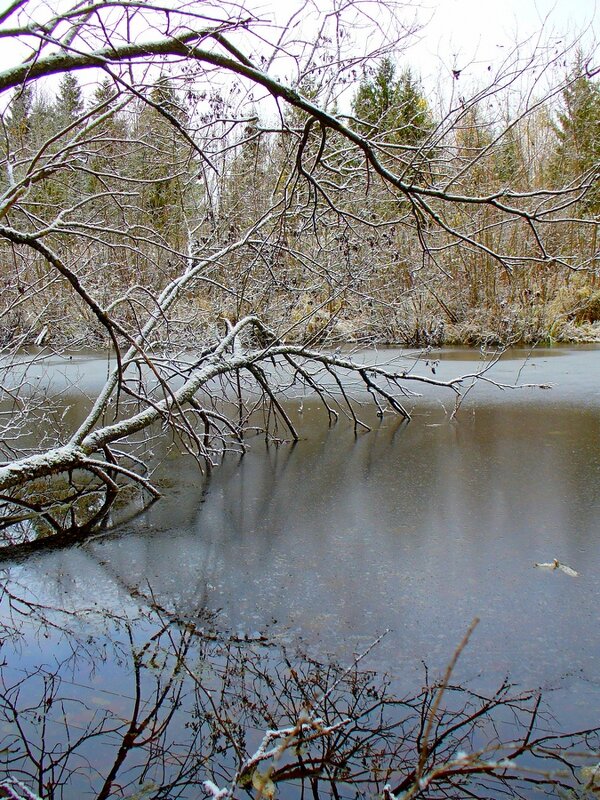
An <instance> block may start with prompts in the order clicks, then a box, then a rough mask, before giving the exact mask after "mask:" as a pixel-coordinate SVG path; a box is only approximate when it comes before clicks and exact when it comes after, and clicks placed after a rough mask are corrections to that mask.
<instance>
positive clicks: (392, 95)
mask: <svg viewBox="0 0 600 800" xmlns="http://www.w3.org/2000/svg"><path fill="white" fill-rule="evenodd" d="M353 112H354V115H355V117H356V118H357V127H358V129H359V131H360V132H361V133H362V134H363V135H364V136H367V137H368V138H370V139H374V140H376V141H378V142H380V143H381V145H382V146H383V148H385V147H386V146H389V147H388V148H387V153H388V157H389V159H390V161H391V162H392V163H391V166H392V168H393V169H394V170H395V171H396V172H398V173H399V174H401V175H402V177H403V178H404V180H407V181H414V182H416V183H425V182H428V181H429V180H430V174H431V161H432V158H433V154H434V153H433V149H432V148H428V147H426V146H424V145H425V142H426V140H427V137H428V136H429V135H430V134H431V132H432V130H433V128H434V122H433V116H432V114H431V111H430V108H429V104H428V102H427V99H426V97H425V96H424V94H423V92H422V91H421V88H420V86H419V83H418V81H417V79H416V78H415V77H414V75H413V73H412V71H411V70H410V68H408V67H407V68H406V69H404V70H403V71H402V72H401V74H400V76H399V77H398V78H396V66H395V64H394V63H393V61H392V60H391V59H390V58H387V57H386V58H384V59H383V60H382V61H381V63H380V65H379V67H378V69H377V72H376V73H375V75H374V77H373V78H372V79H371V80H368V79H366V78H365V79H364V80H363V81H362V82H361V84H360V86H359V88H358V91H357V93H356V97H355V98H354V102H353ZM384 160H385V157H384Z"/></svg>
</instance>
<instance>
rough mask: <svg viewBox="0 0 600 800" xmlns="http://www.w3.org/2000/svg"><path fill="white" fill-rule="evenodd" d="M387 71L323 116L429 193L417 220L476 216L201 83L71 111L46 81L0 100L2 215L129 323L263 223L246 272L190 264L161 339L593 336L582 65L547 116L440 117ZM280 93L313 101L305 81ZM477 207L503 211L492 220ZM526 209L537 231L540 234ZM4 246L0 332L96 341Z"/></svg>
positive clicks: (485, 112)
mask: <svg viewBox="0 0 600 800" xmlns="http://www.w3.org/2000/svg"><path fill="white" fill-rule="evenodd" d="M397 63H398V62H397V61H396V60H395V59H394V58H393V57H392V56H390V55H385V56H383V57H382V58H380V59H379V60H378V61H376V62H374V63H373V64H369V65H365V67H364V71H363V75H362V78H359V76H357V77H356V80H355V87H354V89H352V90H351V92H352V99H351V102H350V110H349V111H348V112H347V113H346V114H339V111H338V109H337V106H336V104H335V102H334V103H333V105H332V107H331V108H328V109H327V111H328V113H332V114H334V115H335V114H338V115H339V116H340V117H341V118H342V119H345V120H346V122H347V125H348V127H349V128H350V129H351V130H354V131H356V133H357V134H358V135H359V136H361V137H363V138H364V140H365V141H366V142H368V143H369V146H370V147H372V148H373V151H374V152H375V153H376V154H377V157H378V159H379V162H380V164H381V166H382V168H383V169H384V170H388V171H390V172H392V173H394V175H396V176H398V178H399V180H401V181H402V182H403V183H404V184H405V185H406V186H407V187H411V186H420V187H422V188H425V189H426V190H430V191H431V195H430V197H429V199H431V200H432V201H433V205H435V194H436V192H439V193H440V195H443V193H444V192H445V191H449V192H450V193H451V194H453V195H455V196H456V197H457V198H460V197H470V196H489V197H490V198H492V199H491V200H490V202H481V203H464V204H461V203H460V202H457V203H455V204H453V205H452V206H451V208H450V210H449V212H448V213H445V212H444V213H442V214H440V213H439V210H438V209H437V208H426V207H424V203H423V202H421V198H419V200H418V201H415V198H413V197H410V196H409V195H407V194H405V193H403V192H402V191H401V192H400V196H399V194H398V192H391V191H390V187H389V183H388V181H387V177H386V176H385V174H384V175H378V174H377V173H375V172H374V173H373V174H368V169H367V174H366V175H365V167H364V164H363V163H362V161H361V159H360V157H359V156H358V154H357V153H348V151H347V148H346V147H345V139H344V138H343V136H340V135H339V134H337V133H335V132H328V133H327V134H325V133H324V131H323V129H322V128H319V127H318V126H317V125H316V124H315V121H314V120H311V119H310V116H309V115H308V114H307V113H306V112H304V111H301V110H298V109H295V108H293V107H292V108H288V109H284V110H283V111H282V112H281V118H280V119H279V120H277V121H276V123H273V122H272V121H271V120H270V119H269V117H268V116H267V115H265V113H264V111H263V109H262V108H261V107H260V105H256V104H253V103H252V102H250V103H248V102H246V103H245V104H244V105H243V108H241V104H240V95H241V94H242V93H243V92H244V91H245V89H244V87H243V85H242V82H241V81H240V80H232V81H230V82H229V84H228V85H227V84H225V85H224V86H222V87H219V88H212V87H210V85H208V86H206V85H204V86H202V85H200V86H198V85H197V84H195V83H194V81H193V80H190V79H188V78H185V77H184V78H181V76H179V77H173V76H170V75H169V74H168V72H164V73H162V74H160V75H159V76H158V77H154V78H153V79H152V80H149V82H148V85H144V87H143V90H140V91H139V92H138V94H137V96H135V95H133V96H132V95H131V94H128V93H126V92H125V91H124V90H123V87H122V86H121V85H120V84H119V82H118V81H115V80H114V79H113V78H110V77H105V78H104V79H102V80H100V82H98V83H97V84H96V85H95V86H94V87H92V90H91V91H89V92H86V97H85V98H84V93H83V91H82V87H81V85H80V83H79V80H78V78H77V76H76V74H74V73H72V72H67V73H65V74H64V75H63V77H62V78H61V80H60V82H59V83H58V85H57V87H56V88H55V90H54V91H51V90H49V89H48V88H44V89H39V88H38V87H37V86H35V85H33V84H31V83H25V84H24V85H22V86H19V87H18V88H16V89H14V90H13V94H12V96H11V98H10V102H9V103H8V105H7V107H6V110H5V112H4V114H3V118H2V122H3V134H4V136H3V158H4V161H5V165H6V178H5V187H4V189H5V191H7V190H8V189H10V185H11V183H13V184H14V183H15V182H20V183H21V184H22V185H23V186H25V187H26V189H25V191H24V192H23V200H22V202H21V203H20V205H19V208H18V210H17V208H16V207H15V206H13V207H12V208H11V213H12V214H13V215H17V214H18V215H19V224H24V225H25V227H26V228H28V229H31V230H35V229H37V227H38V226H39V225H42V226H43V227H45V230H46V231H47V232H48V235H49V236H50V237H52V238H53V239H55V240H56V241H57V242H58V243H59V244H60V246H61V247H66V248H67V249H68V251H69V253H70V256H71V257H73V256H75V257H76V258H77V259H81V261H82V264H83V265H84V267H83V268H84V270H85V274H86V279H87V281H88V282H89V283H90V287H91V288H92V289H93V291H94V292H95V293H96V295H97V296H98V298H99V301H100V302H101V304H103V305H104V304H110V302H111V301H112V300H113V299H114V297H115V296H121V295H123V299H122V300H120V301H119V305H120V306H121V308H120V309H119V313H121V314H122V315H123V320H124V323H126V324H130V325H131V324H133V325H135V322H134V320H135V315H136V310H135V305H136V304H138V303H142V304H144V303H145V302H146V301H145V299H144V297H143V295H144V294H146V295H147V294H148V293H156V292H158V291H159V290H160V288H161V287H162V286H164V284H165V282H166V281H168V280H172V279H173V278H174V277H175V276H176V275H177V274H178V272H179V271H180V270H181V268H182V266H183V268H185V264H186V262H187V263H188V264H189V263H193V262H194V261H196V260H198V259H199V258H203V257H205V256H206V255H207V254H208V255H209V256H210V254H211V253H212V252H217V251H218V249H219V248H220V247H222V246H223V245H226V244H227V243H228V242H232V241H233V240H234V239H236V238H237V237H239V236H240V235H241V234H242V233H243V232H244V231H246V230H247V229H248V228H249V227H251V226H252V225H253V224H254V223H255V222H256V221H257V219H260V218H261V216H262V215H264V214H267V213H268V212H269V209H273V208H278V209H281V213H278V214H277V215H276V216H275V218H274V219H273V221H272V223H270V224H268V225H267V226H266V228H265V230H264V232H263V233H262V234H261V241H260V243H256V244H255V245H254V246H253V247H251V250H252V251H253V252H252V254H251V257H250V259H249V258H248V253H247V252H244V253H243V254H241V256H240V259H239V260H236V259H233V260H229V261H228V263H227V265H226V266H225V265H223V264H220V263H218V261H215V263H212V264H211V266H210V269H209V270H208V271H207V273H206V275H205V278H206V284H205V287H204V291H203V292H202V294H198V295H195V296H189V297H188V298H186V300H187V305H186V312H187V314H186V317H185V320H186V322H185V324H184V325H182V326H180V327H181V328H182V330H184V329H187V328H189V327H192V328H193V329H194V331H195V332H196V333H197V335H198V336H199V338H200V339H202V337H203V336H204V335H205V333H206V330H207V326H210V324H213V323H214V320H215V317H216V318H217V319H218V318H220V317H226V318H228V319H240V318H242V317H243V316H244V315H245V314H248V313H257V312H260V314H261V315H262V316H263V317H264V319H265V321H266V322H267V323H268V324H269V325H271V326H274V327H275V328H276V329H277V330H278V332H280V333H285V335H286V336H288V337H289V338H292V339H294V340H296V341H303V342H309V343H310V342H313V343H314V342H323V341H354V342H363V343H368V342H374V341H377V342H398V343H404V344H410V345H417V346H422V345H431V344H434V345H438V344H443V343H448V342H450V343H456V342H463V343H471V344H473V343H477V344H480V343H488V344H489V343H494V344H495V343H510V342H513V343H516V342H535V341H551V340H553V339H560V338H567V339H573V338H575V339H576V338H578V337H581V338H590V337H591V338H594V337H595V336H596V335H597V334H596V330H595V328H594V325H593V323H595V322H597V321H598V319H600V295H599V294H598V293H597V286H596V281H597V275H596V273H597V269H598V243H597V220H598V214H599V213H600V194H599V189H598V164H599V159H600V127H599V126H600V87H599V85H598V81H597V78H596V76H595V75H594V74H592V72H591V70H590V65H589V62H586V60H585V59H584V56H583V53H582V52H581V51H579V52H577V53H575V55H574V56H573V59H572V62H571V63H570V66H569V67H568V69H566V73H565V74H564V76H563V81H562V84H561V86H560V91H556V90H555V91H554V92H552V93H551V97H550V98H547V99H546V102H537V100H536V101H534V102H530V103H529V106H528V107H527V108H525V110H523V107H522V105H521V106H520V107H515V110H511V109H507V108H505V109H500V110H499V103H495V104H494V105H493V106H492V104H490V102H489V92H479V93H478V92H475V94H474V95H473V97H472V98H471V99H470V100H465V99H464V98H462V99H461V100H460V101H458V102H457V103H456V104H455V107H454V108H453V110H452V112H451V113H447V114H446V115H445V117H443V116H442V115H441V114H440V113H436V110H435V108H434V107H433V104H432V103H431V102H430V101H429V100H428V97H427V94H426V92H425V90H424V89H423V87H422V85H421V83H420V81H419V79H418V78H417V76H416V75H415V73H414V72H413V71H411V69H410V68H408V67H405V68H404V69H400V68H399V67H398V65H397ZM564 63H566V62H564ZM459 79H460V75H459V74H458V75H457V76H455V77H454V80H455V81H456V83H458V81H459ZM299 89H300V91H301V92H302V93H303V94H304V95H305V96H306V97H307V98H309V99H311V100H313V101H314V102H319V101H320V94H319V93H320V91H321V89H320V87H319V86H318V85H317V84H316V83H315V82H314V81H311V80H310V79H309V78H305V79H304V81H303V83H302V84H301V86H300V87H299ZM346 94H347V95H348V92H346ZM365 178H366V180H367V184H366V188H365ZM440 187H443V188H440ZM538 193H541V194H539V195H538ZM538 197H539V202H538V200H537V199H536V198H538ZM557 197H559V198H560V199H561V200H560V203H556V202H554V201H555V200H556V198H557ZM494 198H499V199H500V200H502V201H503V200H504V199H505V200H506V205H507V206H511V204H513V203H514V204H515V205H516V206H520V207H523V208H518V209H517V212H516V214H514V215H513V216H512V218H511V219H510V220H509V221H508V222H507V220H506V211H505V209H504V208H502V207H501V206H500V205H499V203H498V202H495V200H494ZM525 205H527V206H528V207H527V208H525V207H524V206H525ZM530 213H533V214H541V215H542V216H541V217H540V218H543V224H542V226H543V228H544V235H543V236H542V237H541V236H540V232H539V226H538V225H536V224H529V223H528V222H527V219H528V215H529V214H530ZM523 221H525V223H526V224H525V225H523V224H522V222H523ZM546 231H549V233H546ZM542 239H544V242H543V244H542ZM11 247H12V245H9V246H8V247H7V246H5V247H4V250H5V256H4V264H5V266H4V270H3V272H4V281H3V283H4V290H5V294H6V296H7V298H9V299H8V301H7V302H6V304H5V307H4V308H3V313H2V315H1V316H0V332H1V334H2V338H3V339H4V340H5V341H6V342H10V341H14V340H15V338H20V339H21V341H23V342H24V343H32V342H34V341H36V340H37V341H39V342H43V341H55V342H61V343H64V342H66V341H70V342H77V341H80V342H85V343H86V344H90V343H94V342H95V341H97V342H100V341H104V335H105V331H104V332H103V331H102V330H101V328H100V329H99V328H97V327H96V328H93V326H92V329H90V327H89V324H88V323H89V314H88V311H89V309H87V308H86V307H85V305H84V307H82V308H81V309H80V310H79V311H78V312H77V311H76V310H75V309H74V306H73V304H72V300H71V298H70V296H69V294H68V293H65V292H63V291H62V289H61V287H60V282H59V285H58V287H57V291H56V292H55V294H54V299H53V303H52V304H50V305H48V304H47V303H46V301H45V290H44V291H40V292H37V291H34V292H31V291H29V288H30V287H31V286H34V287H35V286H39V287H44V286H46V280H47V278H48V276H47V275H46V274H45V270H46V267H45V266H44V260H43V258H39V255H38V256H35V255H34V256H33V257H32V254H28V256H27V257H25V258H24V257H21V258H17V257H16V256H15V254H14V253H12V255H11V253H10V249H11ZM11 262H12V263H11ZM25 287H28V289H27V291H25ZM24 294H26V295H27V301H26V302H24V300H23V295H24ZM171 333H172V336H173V339H174V340H176V339H177V338H178V336H180V335H184V336H185V335H186V334H185V333H183V334H182V331H178V330H176V329H175V328H173V329H172V331H171Z"/></svg>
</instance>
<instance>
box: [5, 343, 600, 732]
mask: <svg viewBox="0 0 600 800" xmlns="http://www.w3.org/2000/svg"><path fill="white" fill-rule="evenodd" d="M556 352H559V354H560V357H558V356H556V355H555V353H556ZM455 356H456V354H454V355H453V356H452V358H453V359H454V360H453V361H452V363H447V362H442V363H441V364H439V365H438V366H437V375H438V376H441V377H443V376H444V375H445V374H446V371H448V370H450V371H451V373H452V374H456V372H457V371H459V370H460V369H461V368H462V366H463V365H461V364H460V363H458V364H457V361H456V359H455ZM464 366H465V368H469V364H468V363H466V364H465V365H464ZM599 367H600V351H598V350H593V349H592V350H581V351H576V352H572V353H569V352H567V353H562V352H561V351H553V354H552V355H549V354H546V353H539V354H535V357H534V358H533V359H530V360H529V361H528V362H527V363H526V365H525V366H524V364H523V361H522V360H519V359H514V360H508V361H506V362H504V363H501V364H500V365H499V366H498V370H497V371H496V372H495V373H494V375H495V377H496V378H497V380H499V381H506V382H508V383H514V381H515V378H516V376H517V375H519V374H520V377H521V380H526V381H534V380H537V381H540V382H545V383H554V384H555V388H554V389H553V390H552V391H550V392H541V391H537V392H533V391H528V392H526V393H525V392H521V393H518V394H515V393H512V394H511V393H500V392H499V390H498V389H496V388H494V387H491V386H488V387H486V386H482V387H479V388H478V389H477V391H476V392H475V393H473V395H470V396H469V398H468V403H466V404H465V406H464V408H463V409H462V410H461V413H460V416H459V418H458V421H457V422H451V421H450V418H449V413H448V412H449V409H451V407H452V404H451V403H450V404H449V409H448V408H444V407H443V406H442V405H441V404H440V402H439V401H438V400H437V399H436V400H430V399H428V398H424V399H423V400H421V401H419V404H418V405H417V404H416V405H415V412H416V413H415V418H414V420H413V422H412V423H411V424H410V425H408V426H401V425H399V423H398V421H397V420H395V419H394V418H391V417H389V418H388V417H386V418H385V420H384V421H383V422H382V423H380V422H379V421H378V420H377V418H376V417H375V416H374V415H373V414H372V413H371V414H370V416H369V412H367V411H364V412H363V414H364V415H366V416H368V421H369V423H370V424H371V425H372V427H373V431H372V432H371V433H370V434H365V435H360V436H358V438H356V437H354V435H353V432H352V430H351V427H350V426H349V425H346V424H343V423H341V424H339V425H338V426H337V427H335V428H333V429H329V428H327V426H326V421H325V420H324V418H323V414H322V409H321V410H319V409H318V408H317V403H316V401H312V400H308V399H307V400H305V402H304V407H303V414H302V416H301V417H300V416H299V415H298V414H297V403H295V404H292V405H291V407H290V413H294V414H295V415H296V420H297V422H298V426H299V429H300V430H301V431H302V433H303V436H304V437H305V438H304V439H303V440H302V441H301V442H299V443H298V445H297V446H295V447H293V448H292V447H290V446H287V445H283V446H280V447H270V448H265V447H264V446H263V445H261V444H260V443H259V442H258V441H257V442H254V443H253V445H252V448H251V450H250V452H249V453H248V455H246V456H245V457H244V458H243V459H237V458H231V459H230V460H227V461H226V462H225V464H224V465H223V466H222V467H221V468H219V469H218V470H216V471H215V472H214V474H213V476H212V478H211V480H210V482H209V483H208V484H205V483H203V481H202V479H201V477H200V476H199V474H198V473H197V471H195V469H194V468H191V467H190V465H189V464H188V463H186V462H185V460H183V459H174V460H171V461H169V462H168V463H167V464H166V465H165V466H164V473H165V475H167V476H168V478H169V482H170V483H171V484H172V489H170V490H168V491H167V492H166V495H165V497H164V498H163V500H162V501H160V502H159V503H158V504H156V505H155V506H153V507H152V508H151V509H150V510H148V511H147V512H146V513H144V515H143V516H141V517H140V518H138V519H137V521H136V522H135V523H133V524H128V525H126V526H124V527H123V528H122V529H120V530H119V531H118V532H117V533H116V534H114V535H112V536H110V537H106V538H98V539H96V540H94V541H91V542H89V543H88V544H86V545H85V546H83V547H80V548H78V549H76V550H65V551H61V552H57V553H52V554H46V555H44V556H43V557H39V558H37V559H36V560H31V561H29V562H26V563H25V564H24V565H22V566H21V567H20V568H19V575H20V579H21V581H23V582H24V583H26V584H29V585H36V586H38V587H39V590H40V592H41V593H42V594H43V595H44V596H50V595H53V597H52V598H51V599H52V600H61V601H62V602H66V603H70V604H72V607H73V608H77V607H78V606H80V605H81V604H84V603H85V604H88V603H92V604H93V603H96V604H101V605H102V606H103V607H106V608H110V609H113V610H116V611H118V612H119V613H125V614H129V613H130V611H131V608H130V606H131V592H132V590H133V591H135V589H136V587H142V588H144V587H145V588H147V587H149V586H150V587H151V589H152V593H153V597H154V598H155V600H156V602H157V603H158V604H159V605H160V606H161V607H164V608H166V609H168V610H169V612H170V613H173V614H174V615H176V616H179V617H181V618H184V619H197V618H198V617H199V615H201V614H202V613H204V612H205V611H207V612H210V614H211V615H213V616H214V619H215V625H216V626H217V627H220V629H223V630H228V631H233V632H235V633H236V634H238V635H240V636H246V635H248V636H250V637H252V636H255V635H257V634H258V633H263V632H264V631H266V630H268V631H269V634H270V635H273V636H275V637H280V638H281V639H282V640H284V641H293V640H296V639H298V638H301V639H302V640H303V641H304V642H305V644H306V646H307V648H308V649H309V650H310V651H311V652H312V653H313V654H315V655H319V656H323V655H324V654H328V653H334V654H336V655H337V656H339V657H340V658H341V659H342V660H344V659H346V660H347V659H348V658H351V655H352V653H353V652H355V651H356V650H357V649H361V648H362V647H363V646H364V644H365V643H366V642H368V641H370V640H371V639H372V638H373V636H375V635H377V634H379V633H381V632H382V631H383V630H385V629H386V628H390V629H391V631H392V633H391V634H390V635H389V636H387V637H386V639H385V640H384V642H383V643H382V644H381V645H380V647H379V648H378V650H377V653H376V656H374V658H375V659H376V660H375V664H376V666H377V667H378V668H382V669H389V670H391V671H392V672H393V673H394V675H395V676H396V678H397V680H398V682H399V684H400V685H401V688H402V689H409V688H410V687H412V686H414V685H415V681H419V680H420V679H421V674H422V673H421V670H422V666H421V662H422V661H425V662H426V663H427V664H428V665H429V666H430V667H432V668H434V669H438V670H440V669H443V667H444V665H445V664H446V662H447V659H448V657H449V654H450V653H452V651H453V649H454V647H455V645H456V643H457V642H458V641H460V639H461V637H462V635H463V633H464V631H465V629H466V627H467V626H468V624H469V623H470V621H471V619H472V618H473V617H474V616H479V617H480V618H481V624H480V626H479V628H478V630H477V633H476V635H475V637H474V639H473V642H472V643H471V645H470V646H469V651H468V653H467V654H466V655H465V657H464V658H463V659H462V661H461V664H460V676H461V677H469V678H474V677H476V676H481V677H480V678H478V680H480V681H481V682H482V683H483V684H485V685H487V686H488V687H489V686H492V685H495V684H496V683H497V682H498V681H499V680H500V678H501V677H502V676H503V675H505V674H508V675H510V679H511V680H513V681H515V682H516V683H518V684H520V685H522V686H539V685H541V686H550V687H554V686H560V687H562V688H564V689H565V690H568V691H569V692H570V695H569V700H568V702H566V701H563V700H562V699H561V698H562V697H563V696H566V695H560V694H556V695H555V697H556V702H555V709H556V711H557V714H559V715H560V716H561V719H562V721H563V722H564V724H565V725H570V726H574V727H581V726H584V725H587V724H595V723H596V721H597V720H596V719H595V716H596V714H595V711H594V709H595V708H596V707H597V700H598V699H599V698H600V687H599V685H598V681H599V674H598V668H597V664H598V657H599V656H600V646H599V642H598V636H597V627H598V622H599V619H598V616H599V613H598V608H599V607H600V604H599V602H598V601H599V589H600V538H599V537H598V519H600V515H599V513H598V512H599V510H600V509H599V503H600V499H599V496H598V491H597V487H598V485H599V477H600V476H599V470H600V448H599V437H600V399H599V392H598V386H599V385H600V381H598V379H597V376H598V375H600V369H599ZM553 558H558V559H559V560H560V561H561V562H563V561H564V562H565V563H567V564H569V565H571V566H572V567H574V568H575V569H576V570H577V571H578V572H579V574H580V575H579V577H578V578H577V579H571V578H569V577H568V576H566V575H563V574H562V573H552V572H551V573H544V572H542V571H540V570H535V569H534V568H533V564H534V563H535V562H540V561H542V562H543V561H549V560H552V559H553ZM134 605H135V603H134ZM591 700H594V702H596V705H594V702H591Z"/></svg>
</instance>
